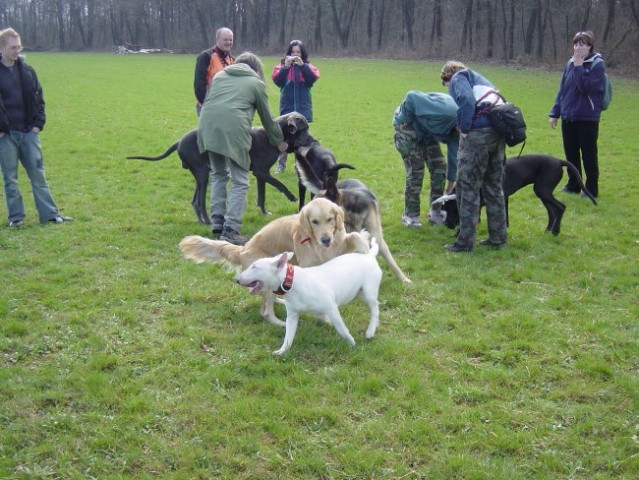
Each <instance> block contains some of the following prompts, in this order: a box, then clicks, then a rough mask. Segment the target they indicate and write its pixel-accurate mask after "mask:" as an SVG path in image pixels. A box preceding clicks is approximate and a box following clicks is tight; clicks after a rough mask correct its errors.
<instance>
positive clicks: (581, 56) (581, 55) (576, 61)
mask: <svg viewBox="0 0 639 480" xmlns="http://www.w3.org/2000/svg"><path fill="white" fill-rule="evenodd" d="M589 53H590V47H589V46H588V45H580V44H578V43H577V44H575V48H574V51H573V55H572V63H573V65H574V66H575V67H581V66H583V64H584V60H585V59H586V57H587V56H588V54H589Z"/></svg>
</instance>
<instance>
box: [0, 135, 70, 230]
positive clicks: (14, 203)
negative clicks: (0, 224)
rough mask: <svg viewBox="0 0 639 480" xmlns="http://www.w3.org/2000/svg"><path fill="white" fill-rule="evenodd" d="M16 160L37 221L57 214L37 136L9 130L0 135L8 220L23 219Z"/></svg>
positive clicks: (46, 219)
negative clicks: (28, 186)
mask: <svg viewBox="0 0 639 480" xmlns="http://www.w3.org/2000/svg"><path fill="white" fill-rule="evenodd" d="M18 162H20V163H22V166H23V167H24V169H25V170H26V171H27V175H28V176H29V181H30V182H31V190H32V191H33V199H34V200H35V206H36V209H37V210H38V215H39V217H40V222H42V223H44V222H47V221H49V220H51V219H52V218H54V217H55V216H56V215H59V212H58V207H56V205H55V202H54V201H53V197H51V192H50V191H49V186H48V185H47V181H46V179H45V178H44V163H43V159H42V149H41V148H40V136H39V135H38V134H37V133H35V132H20V131H17V130H11V132H10V134H9V135H6V134H5V135H3V136H2V137H0V167H2V178H3V179H4V193H5V200H6V201H7V210H8V211H9V222H14V221H16V220H24V217H25V212H24V202H23V201H22V194H21V193H20V189H19V187H18Z"/></svg>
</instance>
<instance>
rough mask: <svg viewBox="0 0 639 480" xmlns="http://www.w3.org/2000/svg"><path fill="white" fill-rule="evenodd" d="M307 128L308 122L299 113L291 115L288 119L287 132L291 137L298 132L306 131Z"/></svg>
mask: <svg viewBox="0 0 639 480" xmlns="http://www.w3.org/2000/svg"><path fill="white" fill-rule="evenodd" d="M307 128H308V122H307V121H306V117H304V115H302V114H300V113H295V112H293V113H291V114H290V115H289V117H288V131H289V132H290V133H291V135H294V134H296V133H297V132H298V130H306V129H307Z"/></svg>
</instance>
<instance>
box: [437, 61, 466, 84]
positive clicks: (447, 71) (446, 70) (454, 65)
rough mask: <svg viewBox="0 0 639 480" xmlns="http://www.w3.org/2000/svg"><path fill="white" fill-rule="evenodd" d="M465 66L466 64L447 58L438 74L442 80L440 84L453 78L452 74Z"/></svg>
mask: <svg viewBox="0 0 639 480" xmlns="http://www.w3.org/2000/svg"><path fill="white" fill-rule="evenodd" d="M465 68H466V65H464V64H463V63H461V62H458V61H457V60H448V61H447V62H446V63H445V64H444V66H443V67H442V73H441V75H440V76H439V78H441V80H442V85H446V83H448V82H450V79H451V78H453V75H455V74H456V73H457V72H459V71H460V70H464V69H465Z"/></svg>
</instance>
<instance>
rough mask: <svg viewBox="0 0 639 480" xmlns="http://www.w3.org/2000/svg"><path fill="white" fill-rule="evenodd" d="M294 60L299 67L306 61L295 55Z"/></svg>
mask: <svg viewBox="0 0 639 480" xmlns="http://www.w3.org/2000/svg"><path fill="white" fill-rule="evenodd" d="M293 62H294V63H295V65H297V66H298V67H301V66H302V65H304V61H303V60H302V57H293Z"/></svg>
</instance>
